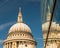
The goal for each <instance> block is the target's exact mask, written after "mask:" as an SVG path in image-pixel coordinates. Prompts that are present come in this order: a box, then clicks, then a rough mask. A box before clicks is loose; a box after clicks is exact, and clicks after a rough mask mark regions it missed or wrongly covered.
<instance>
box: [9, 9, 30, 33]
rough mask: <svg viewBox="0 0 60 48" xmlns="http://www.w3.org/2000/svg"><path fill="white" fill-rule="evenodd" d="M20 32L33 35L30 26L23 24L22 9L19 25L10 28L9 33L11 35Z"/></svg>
mask: <svg viewBox="0 0 60 48" xmlns="http://www.w3.org/2000/svg"><path fill="white" fill-rule="evenodd" d="M20 31H22V32H30V33H31V29H30V28H29V27H28V25H26V24H25V23H23V19H22V13H21V9H20V10H19V13H18V20H17V23H16V24H14V25H13V26H12V27H11V28H10V30H9V33H11V32H20Z"/></svg>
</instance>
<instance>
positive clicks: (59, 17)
mask: <svg viewBox="0 0 60 48" xmlns="http://www.w3.org/2000/svg"><path fill="white" fill-rule="evenodd" d="M42 2H43V3H42V4H43V6H42V13H41V15H42V16H43V22H45V21H46V16H45V15H46V13H47V6H48V4H49V6H50V9H51V11H52V6H53V0H49V2H48V0H42ZM59 4H60V0H57V5H56V9H55V13H54V17H53V21H56V22H57V23H59V24H60V21H59V20H60V5H59Z"/></svg>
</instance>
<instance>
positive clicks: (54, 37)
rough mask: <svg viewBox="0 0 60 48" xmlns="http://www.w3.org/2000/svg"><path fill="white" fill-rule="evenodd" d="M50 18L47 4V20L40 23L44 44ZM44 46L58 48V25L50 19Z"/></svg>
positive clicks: (59, 34)
mask: <svg viewBox="0 0 60 48" xmlns="http://www.w3.org/2000/svg"><path fill="white" fill-rule="evenodd" d="M50 18H51V12H50V7H49V6H48V12H47V20H46V22H45V23H43V24H42V31H43V39H44V46H45V42H46V36H47V32H48V27H49V22H50ZM46 48H60V25H59V24H57V23H56V22H53V21H52V24H51V28H50V32H49V36H48V41H47V46H46Z"/></svg>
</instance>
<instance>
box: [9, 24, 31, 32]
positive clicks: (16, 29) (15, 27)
mask: <svg viewBox="0 0 60 48" xmlns="http://www.w3.org/2000/svg"><path fill="white" fill-rule="evenodd" d="M20 31H24V32H30V33H31V30H30V28H29V27H28V26H27V25H26V24H24V23H16V24H14V25H13V26H12V27H11V28H10V30H9V33H10V32H20Z"/></svg>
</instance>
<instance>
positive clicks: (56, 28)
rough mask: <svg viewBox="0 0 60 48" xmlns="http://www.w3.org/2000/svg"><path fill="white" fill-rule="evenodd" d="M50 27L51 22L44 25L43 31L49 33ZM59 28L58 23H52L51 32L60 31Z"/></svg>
mask: <svg viewBox="0 0 60 48" xmlns="http://www.w3.org/2000/svg"><path fill="white" fill-rule="evenodd" d="M48 27H49V22H46V23H44V24H43V25H42V29H43V31H47V30H48ZM59 28H60V26H59V24H56V22H52V24H51V29H50V31H54V30H56V31H60V29H59Z"/></svg>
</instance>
